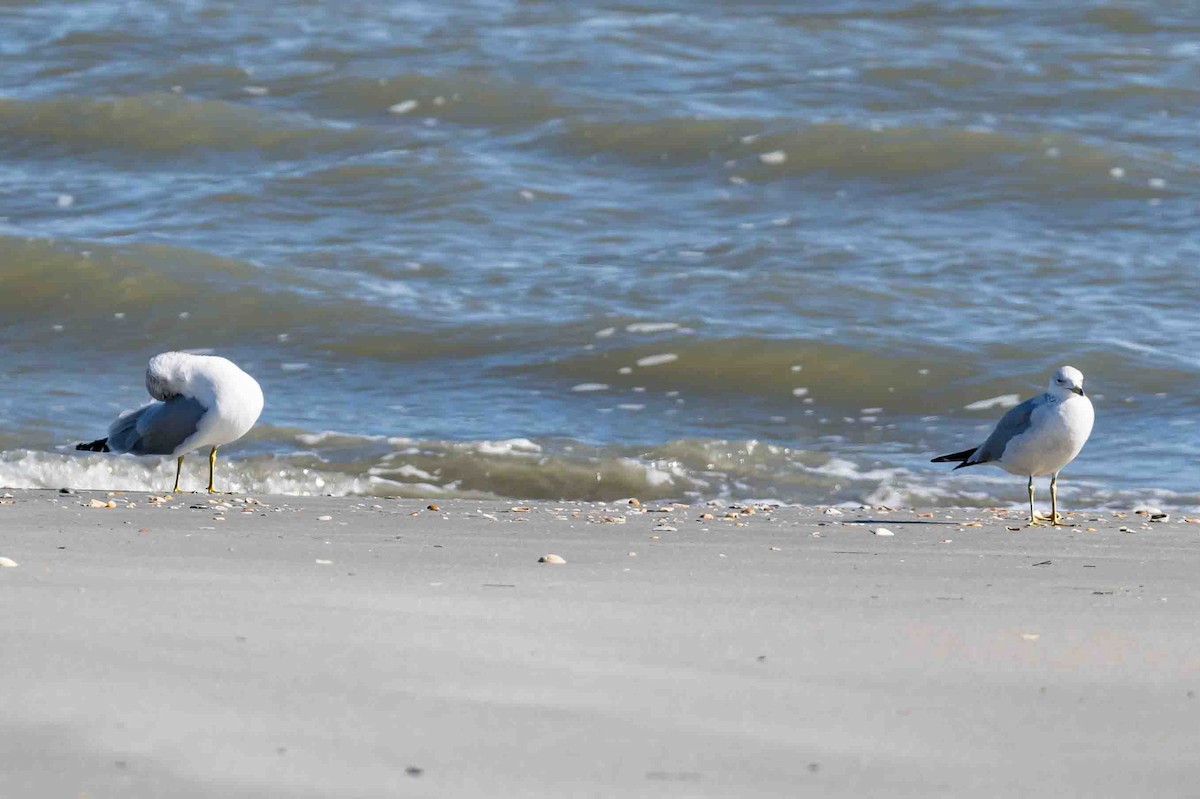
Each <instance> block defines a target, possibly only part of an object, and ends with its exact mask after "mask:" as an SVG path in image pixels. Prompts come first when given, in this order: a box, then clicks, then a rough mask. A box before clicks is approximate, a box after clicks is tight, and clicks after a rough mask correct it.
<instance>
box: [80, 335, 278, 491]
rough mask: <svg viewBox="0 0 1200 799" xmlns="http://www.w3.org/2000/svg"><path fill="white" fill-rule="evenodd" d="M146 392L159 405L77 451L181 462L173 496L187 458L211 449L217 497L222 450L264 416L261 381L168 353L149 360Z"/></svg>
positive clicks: (129, 414) (219, 362) (128, 416)
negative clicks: (162, 457) (219, 450)
mask: <svg viewBox="0 0 1200 799" xmlns="http://www.w3.org/2000/svg"><path fill="white" fill-rule="evenodd" d="M146 390H147V391H148V392H150V396H151V397H154V399H155V400H156V401H155V402H151V403H149V404H147V405H143V406H142V407H140V408H138V409H137V410H133V411H125V412H124V413H122V414H121V415H120V416H119V417H117V420H116V421H115V422H113V423H112V425H110V426H109V428H108V437H107V438H101V439H98V440H96V441H92V442H90V443H87V444H79V445H78V446H76V447H75V449H78V450H86V451H88V452H117V453H129V454H131V455H171V456H173V457H175V458H177V459H178V460H177V461H176V465H175V488H174V489H173V490H175V491H179V490H180V488H179V473H180V472H181V471H182V470H183V456H184V455H185V454H187V453H188V452H191V451H192V450H194V449H199V448H200V447H212V450H211V451H210V452H209V453H208V492H209V493H210V494H215V493H216V488H215V487H214V486H213V477H214V475H215V472H216V468H217V447H219V446H221V445H223V444H228V443H230V442H232V441H236V440H238V439H239V438H241V437H242V436H244V435H245V434H246V433H247V432H248V431H249V430H250V428H251V427H253V426H254V423H255V422H256V421H258V415H259V414H260V413H262V408H263V393H262V389H261V388H259V385H258V381H256V380H255V379H254V378H253V377H251V376H250V375H248V374H246V373H245V372H243V371H242V370H241V369H239V368H238V366H237V365H236V364H235V363H233V361H229V360H226V359H225V358H220V357H217V356H215V355H192V354H190V353H186V352H164V353H161V354H159V355H155V356H154V357H153V358H151V359H150V365H149V366H148V367H147V368H146Z"/></svg>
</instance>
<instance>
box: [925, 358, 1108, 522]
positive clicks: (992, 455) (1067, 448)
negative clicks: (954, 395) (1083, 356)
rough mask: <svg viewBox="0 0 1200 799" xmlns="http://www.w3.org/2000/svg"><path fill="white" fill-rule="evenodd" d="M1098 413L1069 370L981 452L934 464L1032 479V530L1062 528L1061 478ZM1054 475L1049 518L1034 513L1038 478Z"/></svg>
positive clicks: (1005, 421)
mask: <svg viewBox="0 0 1200 799" xmlns="http://www.w3.org/2000/svg"><path fill="white" fill-rule="evenodd" d="M1094 420H1095V411H1094V410H1093V409H1092V401H1091V400H1090V399H1088V398H1087V395H1085V394H1084V393H1083V372H1081V371H1079V370H1078V369H1076V368H1075V367H1073V366H1064V367H1062V368H1061V369H1059V370H1058V371H1057V372H1055V373H1054V376H1053V377H1051V378H1050V383H1049V385H1047V386H1046V392H1045V393H1044V394H1039V395H1037V396H1036V397H1032V398H1030V399H1027V400H1025V401H1024V402H1022V403H1021V404H1020V405H1017V406H1016V407H1015V408H1012V409H1010V410H1009V412H1008V413H1006V414H1004V417H1003V418H1002V419H1001V420H1000V423H999V424H997V425H996V429H995V430H993V431H992V434H991V435H990V436H988V438H987V441H984V442H983V443H982V444H980V445H979V446H978V447H972V448H971V449H964V450H963V451H962V452H955V453H952V454H950V455H942V456H940V457H937V458H934V459H933V461H932V463H947V462H952V461H956V462H957V463H958V465H957V466H955V467H954V468H955V469H961V468H963V467H964V466H975V465H976V464H980V463H994V464H996V465H997V466H999V467H1000V468H1001V469H1004V470H1005V471H1006V472H1008V473H1010V474H1023V475H1027V476H1028V477H1029V524H1030V525H1035V524H1041V523H1042V522H1043V521H1049V522H1050V523H1051V524H1052V525H1054V526H1058V525H1060V524H1062V519H1061V517H1059V515H1058V472H1059V470H1061V469H1062V468H1063V467H1064V466H1066V465H1067V464H1068V463H1070V462H1071V461H1073V460H1075V456H1076V455H1078V454H1079V451H1080V450H1081V449H1083V445H1084V444H1086V443H1087V440H1088V436H1090V435H1091V434H1092V422H1093V421H1094ZM1047 474H1048V475H1050V518H1049V519H1048V520H1047V519H1045V518H1044V517H1039V516H1038V515H1037V514H1035V513H1034V511H1033V478H1035V477H1041V476H1043V475H1047Z"/></svg>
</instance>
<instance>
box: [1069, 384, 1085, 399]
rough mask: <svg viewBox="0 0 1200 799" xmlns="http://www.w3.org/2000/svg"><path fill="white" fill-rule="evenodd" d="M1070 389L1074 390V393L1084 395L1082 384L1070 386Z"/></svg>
mask: <svg viewBox="0 0 1200 799" xmlns="http://www.w3.org/2000/svg"><path fill="white" fill-rule="evenodd" d="M1071 390H1072V391H1074V392H1075V393H1076V394H1078V395H1079V396H1081V397H1083V396H1086V395H1085V394H1084V393H1083V386H1071Z"/></svg>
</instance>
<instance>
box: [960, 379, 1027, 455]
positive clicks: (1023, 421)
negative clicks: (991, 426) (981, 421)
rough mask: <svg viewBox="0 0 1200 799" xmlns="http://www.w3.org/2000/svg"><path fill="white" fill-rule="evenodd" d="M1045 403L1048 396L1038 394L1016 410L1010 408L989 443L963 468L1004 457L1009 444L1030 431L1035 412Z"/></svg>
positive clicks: (981, 447) (980, 448)
mask: <svg viewBox="0 0 1200 799" xmlns="http://www.w3.org/2000/svg"><path fill="white" fill-rule="evenodd" d="M1045 402H1046V395H1045V394H1038V395H1037V396H1036V397H1031V398H1030V399H1027V400H1025V401H1024V402H1022V403H1021V404H1020V405H1017V406H1016V407H1014V408H1009V410H1008V413H1006V414H1004V416H1003V417H1001V419H1000V421H999V422H998V423H997V424H996V429H995V430H993V431H992V434H991V435H990V436H988V437H987V441H984V442H983V443H982V444H980V445H979V449H977V450H975V454H974V455H972V456H971V457H970V458H967V460H966V462H965V463H963V466H971V465H974V464H976V463H989V462H991V461H998V460H1000V458H1001V457H1002V456H1003V455H1004V448H1005V447H1007V446H1008V442H1009V441H1011V440H1012V439H1014V438H1016V437H1017V436H1019V435H1021V434H1022V433H1024V432H1025V431H1026V430H1028V429H1029V426H1030V425H1031V424H1032V423H1033V422H1032V417H1033V412H1034V410H1036V409H1037V408H1039V407H1041V406H1042V405H1043V404H1045Z"/></svg>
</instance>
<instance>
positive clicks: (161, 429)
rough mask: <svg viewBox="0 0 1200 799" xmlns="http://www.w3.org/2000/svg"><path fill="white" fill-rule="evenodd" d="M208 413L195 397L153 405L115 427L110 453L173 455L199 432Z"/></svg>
mask: <svg viewBox="0 0 1200 799" xmlns="http://www.w3.org/2000/svg"><path fill="white" fill-rule="evenodd" d="M207 410H208V409H207V408H205V407H204V406H203V405H201V404H200V402H199V401H198V400H196V399H193V398H192V397H184V396H175V397H172V398H171V399H169V400H167V401H166V402H152V403H150V404H149V405H146V406H143V407H141V408H138V409H137V410H136V411H133V412H132V413H127V414H125V415H124V416H122V417H121V418H120V419H117V421H115V422H113V423H112V427H110V428H109V429H108V446H109V449H111V450H112V451H113V452H128V453H129V454H131V455H171V454H173V453H174V452H175V449H176V448H177V447H178V446H179V445H180V444H182V443H183V442H184V441H186V440H187V439H188V438H189V437H190V436H191V435H192V434H193V433H195V432H196V428H197V426H199V424H200V419H201V418H202V417H203V416H204V414H205V412H206V411H207Z"/></svg>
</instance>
